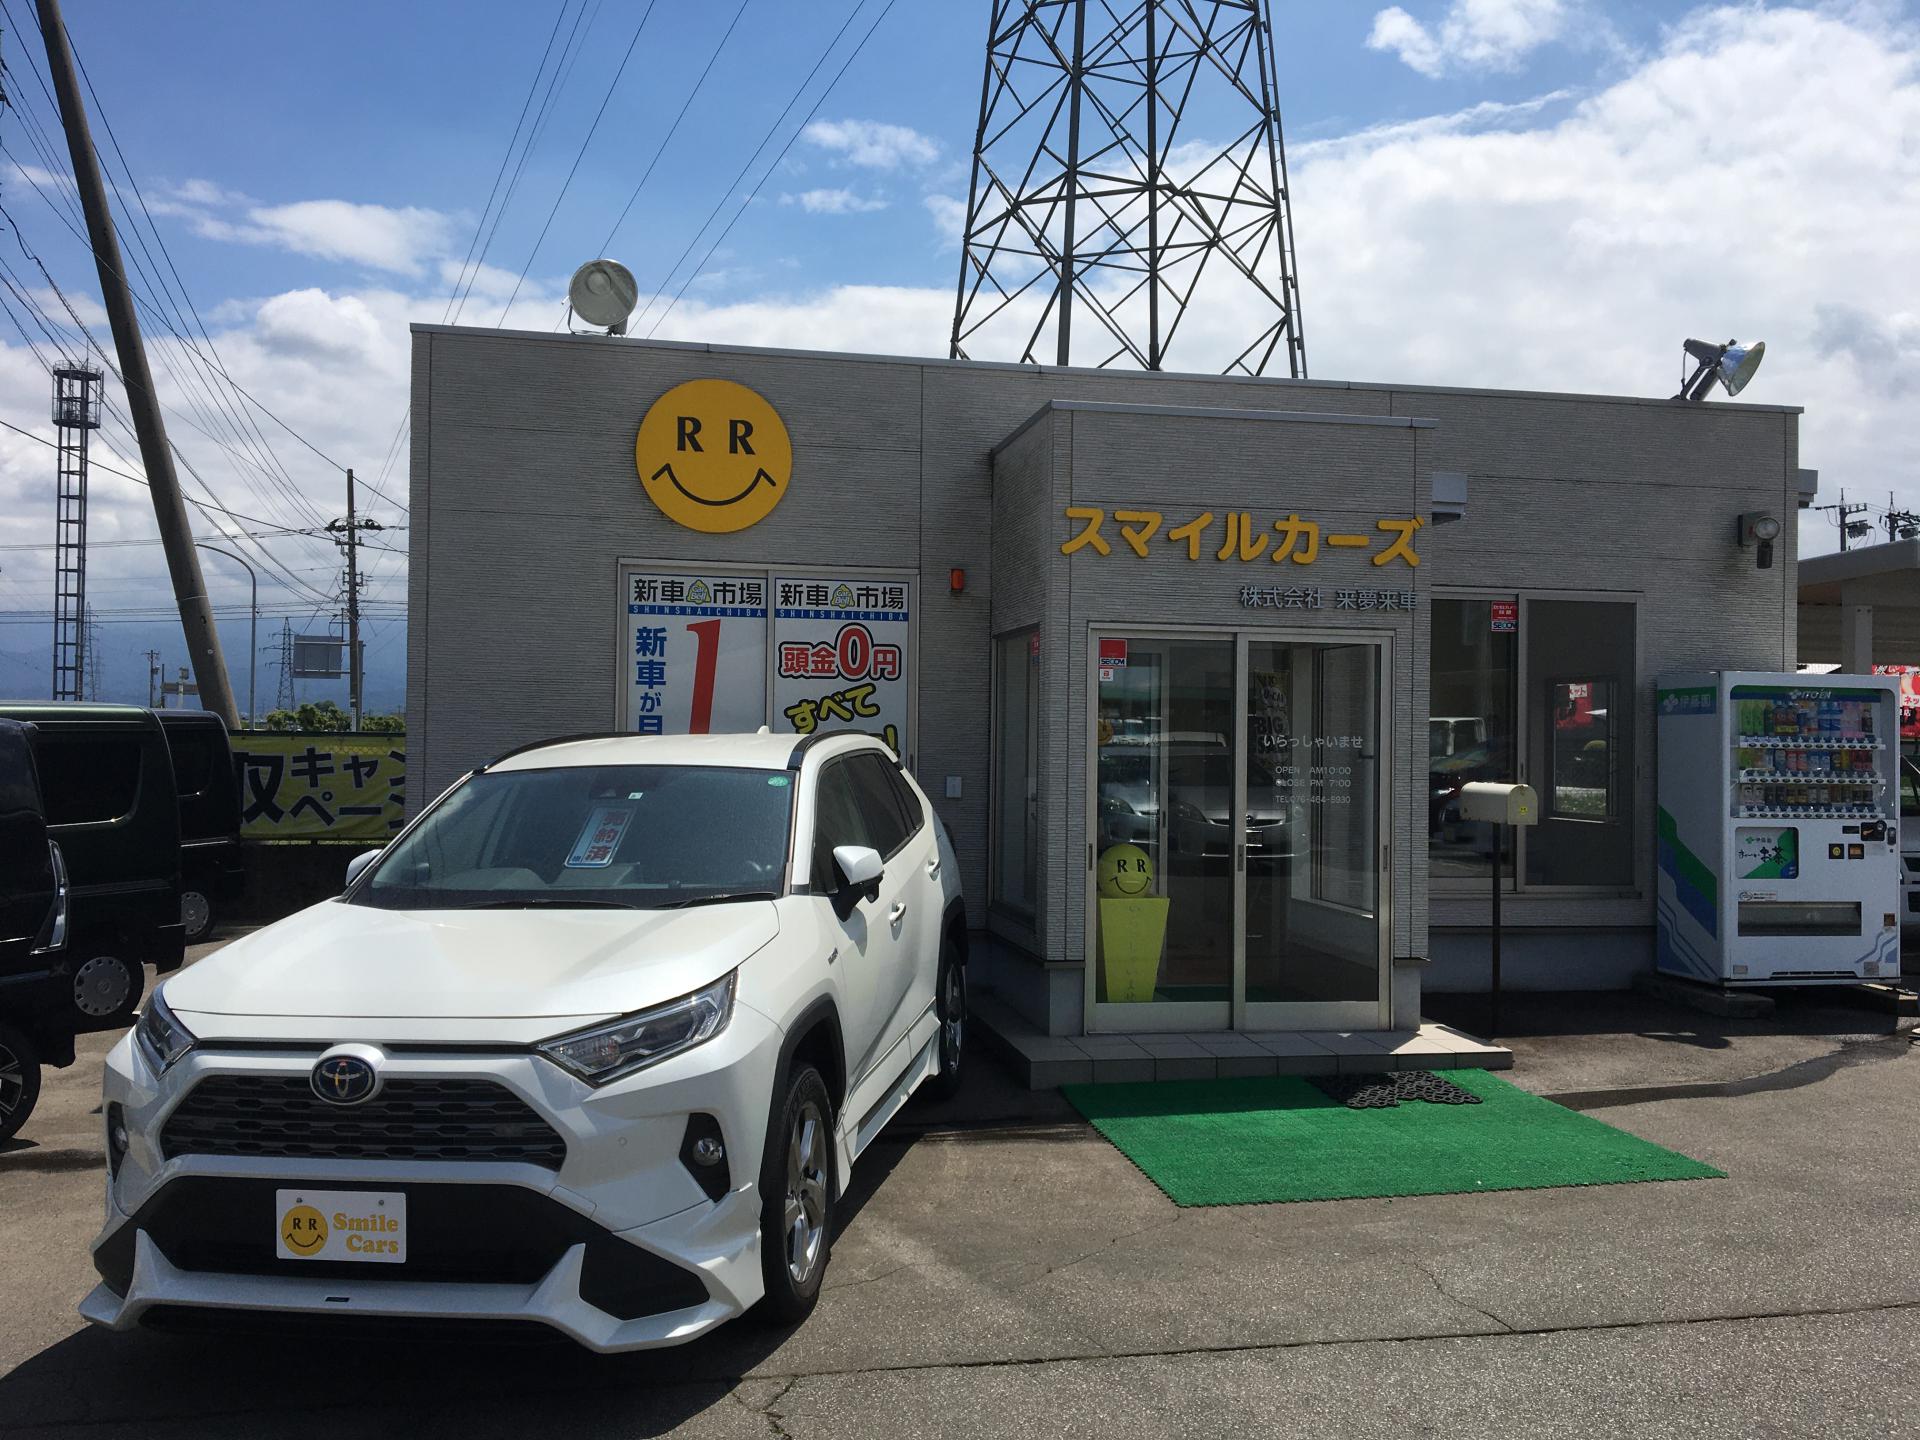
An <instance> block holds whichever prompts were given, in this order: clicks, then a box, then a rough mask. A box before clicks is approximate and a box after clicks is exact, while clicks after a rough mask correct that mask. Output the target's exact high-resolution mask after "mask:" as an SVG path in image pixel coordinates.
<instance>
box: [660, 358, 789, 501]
mask: <svg viewBox="0 0 1920 1440" xmlns="http://www.w3.org/2000/svg"><path fill="white" fill-rule="evenodd" d="M633 459H634V464H635V466H636V467H637V468H638V469H639V471H640V484H641V486H642V488H644V489H645V490H646V492H647V495H648V498H650V499H651V500H652V501H653V503H654V504H655V505H657V506H659V507H660V513H661V514H662V515H665V516H666V517H667V518H668V519H669V520H671V521H673V522H674V523H675V524H676V525H684V526H686V527H687V529H689V530H700V531H703V532H705V533H706V534H709V535H724V534H728V533H730V532H732V531H735V530H744V529H746V528H747V527H748V526H749V525H757V524H759V523H760V522H761V521H762V520H764V519H766V518H767V516H768V514H770V513H771V512H772V510H773V507H774V506H776V505H778V504H779V503H780V500H781V497H782V496H784V495H785V494H786V493H787V482H788V481H789V480H790V479H791V478H792V476H793V442H792V441H791V440H789V439H788V438H787V427H786V425H785V423H784V422H783V421H782V420H781V419H780V414H779V412H778V411H777V410H775V409H774V408H773V406H771V405H769V404H768V403H767V401H766V399H765V397H763V396H761V395H758V394H756V393H755V392H754V391H752V390H749V389H748V388H747V387H746V386H744V385H736V384H735V383H734V382H733V381H731V380H689V381H687V382H686V383H685V384H683V385H676V386H674V387H673V389H671V390H669V391H667V393H666V394H664V395H662V396H661V397H660V398H659V399H658V400H656V401H654V402H653V406H652V408H651V409H649V410H648V411H647V414H646V418H645V419H644V420H642V421H641V422H640V436H639V438H638V439H637V440H635V441H634V443H633Z"/></svg>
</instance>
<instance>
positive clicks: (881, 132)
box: [800, 120, 940, 170]
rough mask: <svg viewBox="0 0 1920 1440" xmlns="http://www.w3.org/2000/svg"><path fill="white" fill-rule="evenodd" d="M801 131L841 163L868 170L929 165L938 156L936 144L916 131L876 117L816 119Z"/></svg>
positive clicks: (811, 142) (810, 140)
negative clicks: (874, 118)
mask: <svg viewBox="0 0 1920 1440" xmlns="http://www.w3.org/2000/svg"><path fill="white" fill-rule="evenodd" d="M800 133H801V137H802V138H803V139H805V140H806V141H808V142H809V143H810V144H814V145H817V146H819V147H820V148H821V149H822V150H825V151H827V152H828V153H830V154H832V155H834V156H835V157H837V158H838V159H839V160H841V161H843V162H844V163H846V164H849V165H859V166H862V167H864V168H866V169H869V170H895V169H898V168H899V167H900V166H902V165H931V164H932V163H933V162H934V161H935V160H936V159H938V158H939V156H940V146H939V145H938V143H936V142H935V141H934V140H932V139H930V138H929V137H927V136H925V135H922V134H921V133H920V132H919V131H918V130H913V129H910V128H909V127H907V126H905V125H887V124H884V123H882V122H881V121H878V120H815V121H814V122H813V123H812V124H811V125H809V126H807V128H806V129H805V130H803V131H801V132H800Z"/></svg>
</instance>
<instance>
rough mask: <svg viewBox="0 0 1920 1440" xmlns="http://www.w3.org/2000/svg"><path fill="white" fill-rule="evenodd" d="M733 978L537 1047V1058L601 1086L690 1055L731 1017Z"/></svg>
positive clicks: (721, 1028)
mask: <svg viewBox="0 0 1920 1440" xmlns="http://www.w3.org/2000/svg"><path fill="white" fill-rule="evenodd" d="M737 973H738V972H736V971H729V972H728V973H727V974H725V975H723V976H721V977H720V978H719V979H718V980H716V981H714V982H713V984H711V985H709V986H707V987H706V988H705V989H704V990H696V991H694V992H693V994H691V995H684V996H682V997H681V998H680V999H678V1000H674V1001H671V1002H669V1003H668V1004H665V1005H657V1006H655V1007H654V1008H653V1009H651V1010H642V1011H641V1012H640V1013H639V1014H637V1015H627V1016H623V1017H622V1018H620V1019H618V1020H615V1021H612V1022H610V1023H609V1024H606V1025H596V1026H594V1027H593V1029H591V1030H576V1031H574V1032H573V1034H571V1035H562V1036H560V1037H558V1038H557V1039H553V1040H548V1041H546V1042H545V1043H544V1044H542V1045H541V1046H540V1053H541V1054H543V1055H545V1056H546V1057H547V1058H548V1059H549V1060H551V1061H553V1062H554V1063H555V1064H556V1065H559V1066H560V1067H561V1068H563V1069H565V1070H567V1071H570V1072H571V1073H572V1074H575V1075H577V1076H579V1077H580V1078H581V1079H582V1080H584V1081H586V1082H587V1083H588V1084H589V1085H605V1084H607V1083H608V1082H609V1081H613V1080H618V1079H620V1078H621V1077H622V1076H623V1075H631V1074H633V1072H634V1071H636V1070H642V1069H645V1068H646V1067H647V1066H649V1065H653V1064H656V1063H657V1062H659V1061H661V1060H665V1059H666V1058H667V1057H668V1056H669V1055H678V1054H679V1053H680V1052H681V1051H683V1050H691V1049H692V1048H693V1047H694V1046H696V1045H699V1044H702V1043H704V1042H705V1041H708V1040H711V1039H712V1038H713V1037H714V1036H716V1035H718V1034H719V1033H720V1032H721V1031H722V1030H724V1029H726V1028H727V1022H728V1021H729V1020H731V1019H732V1018H733V982H734V975H735V974H737Z"/></svg>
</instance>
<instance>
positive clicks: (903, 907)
mask: <svg viewBox="0 0 1920 1440" xmlns="http://www.w3.org/2000/svg"><path fill="white" fill-rule="evenodd" d="M906 915H907V902H906V901H904V900H896V901H894V902H893V908H892V909H891V910H889V911H887V923H888V924H889V925H898V924H899V923H900V922H901V921H902V920H904V919H905V918H906Z"/></svg>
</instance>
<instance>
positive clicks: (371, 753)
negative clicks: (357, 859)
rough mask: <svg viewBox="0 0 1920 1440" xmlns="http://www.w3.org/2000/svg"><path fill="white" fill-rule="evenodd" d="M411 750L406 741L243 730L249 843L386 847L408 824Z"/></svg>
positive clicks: (240, 759) (236, 756)
mask: <svg viewBox="0 0 1920 1440" xmlns="http://www.w3.org/2000/svg"><path fill="white" fill-rule="evenodd" d="M406 747H407V742H406V737H405V736H404V735H364V734H339V733H327V732H321V731H261V730H248V731H236V732H235V733H234V736H233V764H234V769H235V771H236V772H237V774H238V777H239V780H240V834H241V836H242V837H243V838H244V839H247V840H356V841H360V842H362V843H366V844H372V845H383V844H385V843H386V842H387V841H388V840H389V839H391V838H392V836H393V833H394V832H395V831H397V830H398V829H399V828H400V827H401V825H402V824H403V823H404V821H405V818H406V783H407V748H406Z"/></svg>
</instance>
